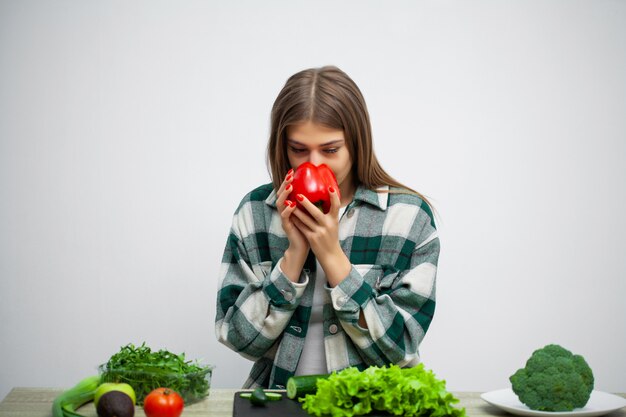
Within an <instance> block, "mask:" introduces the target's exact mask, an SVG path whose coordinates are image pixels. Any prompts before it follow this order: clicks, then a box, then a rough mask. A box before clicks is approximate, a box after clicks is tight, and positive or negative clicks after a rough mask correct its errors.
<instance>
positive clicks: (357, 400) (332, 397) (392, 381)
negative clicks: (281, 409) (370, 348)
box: [300, 363, 466, 417]
mask: <svg viewBox="0 0 626 417" xmlns="http://www.w3.org/2000/svg"><path fill="white" fill-rule="evenodd" d="M300 401H301V402H303V405H302V408H304V409H305V410H306V411H307V412H308V413H309V414H313V415H316V416H318V417H319V416H322V415H331V416H333V417H352V416H358V415H365V414H369V413H370V412H372V411H374V410H378V411H385V412H387V413H389V414H391V415H398V416H424V417H425V416H428V417H438V416H442V417H444V416H451V417H465V415H466V414H465V409H464V408H460V409H459V408H455V407H453V404H456V403H458V402H459V400H458V399H457V398H455V397H454V395H452V394H451V393H449V392H448V391H446V382H445V381H444V380H440V379H437V377H436V376H435V374H433V372H432V371H430V370H427V369H425V368H424V365H423V364H421V363H420V364H418V365H417V366H415V367H412V368H400V367H399V366H397V365H390V366H389V367H384V366H383V367H377V366H371V367H369V368H367V369H365V370H363V371H359V370H358V369H356V368H346V369H344V370H342V371H340V372H334V373H332V374H331V375H330V376H329V377H328V378H327V379H319V380H318V381H317V391H316V393H315V394H308V395H306V396H305V397H304V398H301V399H300Z"/></svg>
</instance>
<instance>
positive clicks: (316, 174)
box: [289, 162, 341, 213]
mask: <svg viewBox="0 0 626 417" xmlns="http://www.w3.org/2000/svg"><path fill="white" fill-rule="evenodd" d="M291 185H292V186H293V190H292V191H291V193H290V194H289V199H290V200H291V201H295V202H296V203H297V204H298V206H299V208H300V209H302V210H304V211H305V212H306V209H305V208H304V207H302V206H301V205H300V203H299V202H298V199H297V198H296V196H297V195H298V194H302V195H304V196H305V197H306V198H308V199H309V201H310V202H311V203H313V204H315V205H316V206H318V207H319V208H320V209H321V210H322V211H323V212H324V213H328V212H329V211H330V193H329V192H328V187H329V186H332V187H333V188H334V189H335V192H336V193H337V195H338V196H339V198H341V195H340V194H339V185H338V184H337V179H336V178H335V174H334V173H333V171H332V170H331V169H330V168H329V167H328V165H326V164H321V165H319V166H315V165H313V164H312V163H310V162H304V163H303V164H300V165H299V166H298V168H296V170H295V172H294V173H293V181H292V182H291Z"/></svg>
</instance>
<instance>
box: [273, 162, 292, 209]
mask: <svg viewBox="0 0 626 417" xmlns="http://www.w3.org/2000/svg"><path fill="white" fill-rule="evenodd" d="M291 181H293V169H290V170H289V172H287V175H286V176H285V179H284V180H283V182H282V183H281V184H280V188H278V191H277V192H276V207H278V209H279V211H280V210H282V209H283V205H284V202H285V200H286V199H287V198H288V197H289V193H291V190H292V189H293V186H292V185H291Z"/></svg>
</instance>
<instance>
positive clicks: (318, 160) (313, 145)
mask: <svg viewBox="0 0 626 417" xmlns="http://www.w3.org/2000/svg"><path fill="white" fill-rule="evenodd" d="M287 156H288V158H289V164H290V165H291V167H292V168H293V169H296V168H297V167H298V166H299V165H300V164H302V163H303V162H311V163H312V164H314V165H321V164H326V165H328V166H329V167H330V169H332V170H333V172H334V173H335V177H337V183H338V184H339V188H340V190H341V191H342V192H343V191H344V187H352V159H351V158H350V152H349V151H348V147H347V146H346V139H345V136H344V133H343V130H338V129H333V128H329V127H326V126H323V125H320V124H317V123H314V122H311V121H307V122H303V123H299V124H295V125H291V126H289V127H287ZM346 191H348V190H346Z"/></svg>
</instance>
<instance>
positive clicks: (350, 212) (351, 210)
mask: <svg viewBox="0 0 626 417" xmlns="http://www.w3.org/2000/svg"><path fill="white" fill-rule="evenodd" d="M346 216H348V218H351V217H352V216H354V209H353V208H352V209H350V210H348V214H346Z"/></svg>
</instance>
